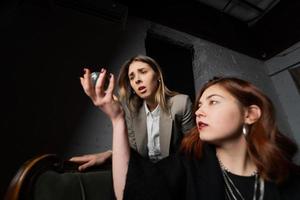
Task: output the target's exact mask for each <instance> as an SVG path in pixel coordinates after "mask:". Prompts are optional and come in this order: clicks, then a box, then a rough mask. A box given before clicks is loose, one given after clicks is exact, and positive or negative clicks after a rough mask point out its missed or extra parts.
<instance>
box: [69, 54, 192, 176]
mask: <svg viewBox="0 0 300 200" xmlns="http://www.w3.org/2000/svg"><path fill="white" fill-rule="evenodd" d="M103 72H105V73H106V70H105V69H102V70H101V73H100V74H103ZM97 84H98V83H97ZM97 84H96V87H95V89H96V90H97ZM82 86H83V88H84V90H85V92H86V93H87V95H88V96H90V97H91V99H92V100H93V103H94V104H95V105H96V106H98V102H97V98H96V97H95V96H94V95H95V94H94V91H95V90H94V87H93V85H92V83H91V81H90V71H89V69H85V73H84V76H83V79H82ZM98 86H99V84H98ZM118 86H119V100H120V102H122V104H123V108H124V112H125V117H126V124H127V128H128V138H129V142H130V146H131V147H132V148H133V149H135V150H136V151H137V152H138V153H139V154H140V155H141V156H143V157H145V158H148V159H150V160H151V161H152V162H157V161H158V160H160V159H162V158H164V157H167V156H168V155H169V154H172V153H175V152H176V151H177V150H178V149H179V146H180V143H181V139H182V138H183V136H184V134H185V133H186V132H187V131H189V130H190V129H191V128H192V127H193V126H194V119H193V113H192V103H191V100H190V98H189V97H188V96H187V95H184V94H179V93H177V92H174V91H170V90H169V89H168V88H167V87H166V85H165V84H164V79H163V75H162V71H161V68H160V66H159V65H158V63H157V62H156V61H155V60H154V59H152V58H150V57H148V56H143V55H138V56H134V57H132V58H131V59H129V60H128V61H126V62H125V63H124V64H123V66H122V67H121V70H120V73H119V78H118ZM111 154H112V152H111V151H110V150H109V151H107V152H102V153H98V154H91V155H84V156H79V157H73V158H71V161H73V162H77V163H80V164H81V165H80V167H79V170H84V169H86V168H88V167H91V166H95V165H100V164H101V163H103V162H104V161H106V160H107V159H108V158H110V157H111Z"/></svg>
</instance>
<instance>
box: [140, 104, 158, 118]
mask: <svg viewBox="0 0 300 200" xmlns="http://www.w3.org/2000/svg"><path fill="white" fill-rule="evenodd" d="M144 107H145V111H146V115H147V116H148V115H149V114H151V115H153V116H158V115H159V113H160V109H159V104H158V105H157V106H156V108H155V109H154V110H153V111H152V112H151V111H150V110H149V108H148V106H147V103H146V101H144Z"/></svg>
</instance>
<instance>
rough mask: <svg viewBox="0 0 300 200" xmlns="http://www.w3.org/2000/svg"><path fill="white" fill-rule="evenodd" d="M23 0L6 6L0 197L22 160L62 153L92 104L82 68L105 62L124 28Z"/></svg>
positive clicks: (2, 25) (4, 11)
mask: <svg viewBox="0 0 300 200" xmlns="http://www.w3.org/2000/svg"><path fill="white" fill-rule="evenodd" d="M22 2H25V1H21V2H19V1H15V3H14V4H9V5H8V4H7V7H6V9H2V10H1V16H2V19H4V20H3V21H2V22H4V23H1V30H0V32H1V36H0V44H1V45H0V49H1V69H2V73H1V75H2V78H1V83H2V84H1V85H2V95H1V99H2V109H1V110H2V111H1V114H2V116H3V120H2V122H3V125H2V126H1V133H2V134H1V135H2V139H1V145H0V146H1V154H2V156H1V163H2V167H1V169H2V170H1V175H0V176H1V179H0V181H1V182H0V188H1V191H0V199H1V197H2V196H3V194H4V191H5V190H6V188H7V185H8V182H9V181H10V179H11V178H12V176H13V175H14V173H15V172H16V170H17V169H18V168H19V167H20V165H21V164H22V163H23V162H24V161H26V160H27V159H29V158H31V157H33V156H35V155H37V154H41V153H57V154H61V153H62V152H63V151H64V148H65V145H66V144H67V142H68V140H69V138H70V137H71V135H72V133H73V131H74V130H75V129H76V128H77V124H78V122H80V120H81V116H82V113H83V111H84V110H85V108H86V105H89V103H90V102H89V99H88V98H86V96H85V95H84V94H83V91H82V90H81V86H80V82H79V76H80V75H81V74H82V70H83V67H84V66H91V65H95V64H103V65H106V64H107V63H108V62H109V60H110V59H111V55H113V54H112V52H113V51H114V49H115V48H116V47H117V46H118V38H119V36H120V34H122V32H123V30H122V28H121V26H120V24H114V23H112V22H109V21H104V20H102V19H100V18H97V17H94V16H89V15H86V14H83V13H79V12H77V11H74V10H71V9H64V8H61V7H57V6H53V5H52V6H51V5H50V4H38V3H30V4H28V3H22ZM2 8H3V7H2ZM3 17H4V18H3Z"/></svg>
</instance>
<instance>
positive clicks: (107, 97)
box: [80, 68, 124, 121]
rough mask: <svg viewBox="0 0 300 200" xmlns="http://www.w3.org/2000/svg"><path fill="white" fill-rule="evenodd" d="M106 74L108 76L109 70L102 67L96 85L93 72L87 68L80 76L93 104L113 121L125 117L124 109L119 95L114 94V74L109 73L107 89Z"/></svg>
mask: <svg viewBox="0 0 300 200" xmlns="http://www.w3.org/2000/svg"><path fill="white" fill-rule="evenodd" d="M106 76H108V75H107V70H106V69H103V68H102V69H101V71H100V74H99V77H98V80H97V82H96V84H95V86H94V85H93V83H92V80H91V72H90V70H89V69H86V68H85V69H84V74H83V77H80V82H81V85H82V87H83V90H84V92H85V93H86V95H87V96H89V97H90V99H91V100H92V102H93V104H94V105H95V106H97V107H98V108H100V109H101V110H102V111H103V112H104V113H105V114H107V115H108V117H109V118H110V119H111V120H112V121H115V120H118V119H120V118H124V111H123V109H122V106H121V104H120V102H119V101H118V99H117V97H116V96H115V95H114V94H113V92H114V87H115V78H114V75H113V74H109V84H108V87H107V89H106V90H105V88H104V80H105V77H106Z"/></svg>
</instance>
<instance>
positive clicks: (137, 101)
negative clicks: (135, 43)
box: [118, 55, 178, 112]
mask: <svg viewBox="0 0 300 200" xmlns="http://www.w3.org/2000/svg"><path fill="white" fill-rule="evenodd" d="M135 61H140V62H143V63H147V64H148V65H149V66H150V67H151V68H152V69H153V70H154V72H155V73H156V75H157V76H158V80H159V86H158V88H157V91H156V94H155V102H156V103H158V104H159V106H160V107H161V109H162V110H164V111H168V110H169V107H168V105H167V98H168V97H172V96H175V95H176V94H178V93H177V92H175V91H171V90H169V89H168V88H167V86H166V85H165V83H164V79H163V75H162V70H161V68H160V66H159V64H158V63H157V62H156V61H155V60H154V59H152V58H150V57H148V56H144V55H137V56H134V57H132V58H130V59H129V60H127V61H125V63H124V64H123V65H122V67H121V70H120V73H119V77H118V87H119V97H120V100H121V101H123V102H125V103H126V104H127V106H128V108H129V110H130V111H131V112H137V111H138V109H139V108H140V107H141V105H142V104H143V99H142V98H140V97H139V96H138V95H137V94H135V92H134V90H133V89H132V87H131V85H130V81H129V77H128V70H129V66H130V64H131V63H133V62H135Z"/></svg>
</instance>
